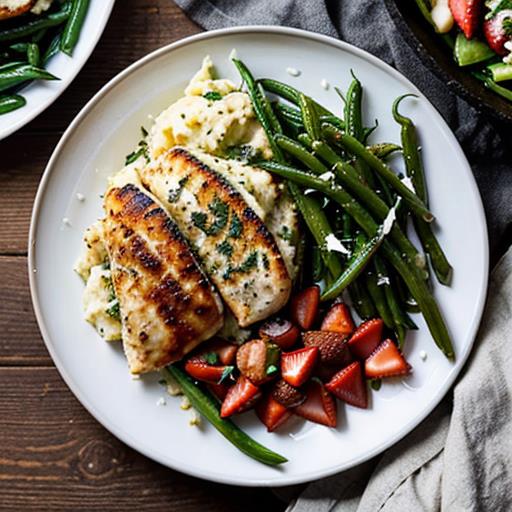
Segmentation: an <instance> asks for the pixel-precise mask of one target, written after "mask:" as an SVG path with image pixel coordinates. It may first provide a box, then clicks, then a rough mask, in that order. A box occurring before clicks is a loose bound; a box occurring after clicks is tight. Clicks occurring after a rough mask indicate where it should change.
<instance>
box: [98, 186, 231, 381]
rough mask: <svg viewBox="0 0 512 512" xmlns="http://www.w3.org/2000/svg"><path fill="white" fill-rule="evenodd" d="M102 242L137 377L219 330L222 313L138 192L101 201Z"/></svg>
mask: <svg viewBox="0 0 512 512" xmlns="http://www.w3.org/2000/svg"><path fill="white" fill-rule="evenodd" d="M104 206H105V212H106V217H105V220H104V241H105V245H106V247H107V252H108V255H109V258H110V266H111V271H112V282H113V285H114V289H115V292H116V296H117V298H118V300H119V305H120V314H121V321H122V339H123V345H124V351H125V353H126V357H127V358H128V364H129V367H130V370H131V372H132V373H134V374H138V373H144V372H148V371H152V370H155V369H157V368H160V367H162V366H164V365H166V364H168V363H171V362H173V361H176V360H179V359H181V358H182V357H183V356H184V355H185V354H186V353H187V352H189V351H190V350H192V349H193V348H194V347H196V346H197V345H198V344H199V343H201V342H202V341H204V340H206V339H208V338H210V337H212V336H213V335H214V334H215V333H216V332H217V331H218V330H219V329H220V327H221V326H222V323H223V307H222V303H221V301H220V298H219V296H218V294H217V292H216V291H215V290H214V288H213V286H212V285H211V283H210V282H209V280H208V278H207V277H206V276H205V274H204V273H203V272H202V270H201V268H200V267H199V265H198V263H197V261H196V259H195V257H194V255H193V254H192V252H191V250H190V247H189V246H188V244H187V242H186V241H185V240H184V238H183V236H182V235H181V233H180V231H179V230H178V228H177V226H176V224H174V222H173V221H172V220H171V219H170V217H169V216H168V215H167V213H166V212H164V210H163V209H162V208H161V207H160V206H159V205H158V204H157V203H156V202H155V201H154V200H153V199H152V198H151V197H150V196H149V195H148V194H146V193H144V192H143V191H142V190H141V189H140V188H139V187H138V186H136V185H134V184H131V183H128V184H125V185H123V186H113V187H112V188H110V190H109V191H108V192H107V194H106V196H105V203H104Z"/></svg>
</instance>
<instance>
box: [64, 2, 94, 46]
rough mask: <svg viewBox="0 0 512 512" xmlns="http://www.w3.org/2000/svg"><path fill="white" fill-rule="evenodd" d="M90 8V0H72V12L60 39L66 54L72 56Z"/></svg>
mask: <svg viewBox="0 0 512 512" xmlns="http://www.w3.org/2000/svg"><path fill="white" fill-rule="evenodd" d="M88 8H89V0H71V12H70V14H69V18H68V20H67V23H66V26H65V27H64V31H63V32H62V39H61V41H60V49H61V51H62V52H64V53H65V54H66V55H69V56H71V54H72V53H73V50H74V48H75V46H76V43H77V42H78V39H79V37H80V31H81V30H82V25H83V24H84V21H85V16H86V15H87V9H88Z"/></svg>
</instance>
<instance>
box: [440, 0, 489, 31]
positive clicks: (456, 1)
mask: <svg viewBox="0 0 512 512" xmlns="http://www.w3.org/2000/svg"><path fill="white" fill-rule="evenodd" d="M483 3H484V1H483V0H449V2H448V5H449V7H450V11H451V12H452V15H453V19H454V20H455V22H456V23H457V25H459V27H460V28H461V30H462V32H464V35H465V36H466V38H467V39H471V38H472V37H473V36H474V35H475V33H476V30H477V28H478V25H479V22H480V14H481V13H482V6H483Z"/></svg>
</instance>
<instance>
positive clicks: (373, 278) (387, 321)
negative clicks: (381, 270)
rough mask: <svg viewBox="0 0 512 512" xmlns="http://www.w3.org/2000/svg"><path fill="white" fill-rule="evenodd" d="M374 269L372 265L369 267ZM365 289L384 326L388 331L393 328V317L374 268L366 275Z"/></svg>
mask: <svg viewBox="0 0 512 512" xmlns="http://www.w3.org/2000/svg"><path fill="white" fill-rule="evenodd" d="M371 266H372V267H374V265H371ZM366 288H367V289H368V292H369V293H370V297H371V298H372V300H373V303H374V304H375V307H376V308H377V312H378V314H379V317H380V318H382V321H383V322H384V325H385V326H386V327H387V328H388V329H393V328H394V323H393V316H392V315H391V311H390V309H389V305H388V302H387V300H386V294H385V293H384V289H383V288H382V286H381V285H379V277H378V274H377V271H376V270H375V268H371V269H369V270H368V272H367V273H366Z"/></svg>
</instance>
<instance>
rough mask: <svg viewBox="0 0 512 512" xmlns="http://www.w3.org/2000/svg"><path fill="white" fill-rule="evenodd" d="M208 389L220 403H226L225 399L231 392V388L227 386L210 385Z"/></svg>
mask: <svg viewBox="0 0 512 512" xmlns="http://www.w3.org/2000/svg"><path fill="white" fill-rule="evenodd" d="M207 387H208V389H209V390H210V391H211V393H212V394H213V395H214V396H215V397H216V398H217V399H218V400H219V402H223V401H224V398H226V395H227V394H228V391H229V386H227V385H226V384H208V386H207Z"/></svg>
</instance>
